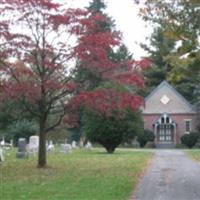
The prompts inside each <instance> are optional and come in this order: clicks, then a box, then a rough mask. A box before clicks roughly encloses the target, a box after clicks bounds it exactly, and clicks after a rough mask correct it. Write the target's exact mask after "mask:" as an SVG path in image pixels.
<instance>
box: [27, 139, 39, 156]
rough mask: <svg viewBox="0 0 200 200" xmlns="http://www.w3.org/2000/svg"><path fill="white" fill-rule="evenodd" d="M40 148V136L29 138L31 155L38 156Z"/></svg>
mask: <svg viewBox="0 0 200 200" xmlns="http://www.w3.org/2000/svg"><path fill="white" fill-rule="evenodd" d="M38 148H39V136H37V135H34V136H31V137H30V138H29V145H28V149H29V153H32V154H33V155H36V153H37V152H38Z"/></svg>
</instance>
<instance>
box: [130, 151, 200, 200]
mask: <svg viewBox="0 0 200 200" xmlns="http://www.w3.org/2000/svg"><path fill="white" fill-rule="evenodd" d="M132 200H200V164H199V163H197V162H196V161H194V160H192V159H191V158H189V157H188V156H187V155H186V153H185V152H184V151H182V150H156V152H155V157H154V159H153V161H152V163H151V166H150V167H149V169H148V170H147V172H146V174H145V175H144V177H143V178H142V180H141V181H140V183H139V185H138V187H137V190H136V192H135V193H134V195H133V198H132Z"/></svg>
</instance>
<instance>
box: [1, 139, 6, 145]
mask: <svg viewBox="0 0 200 200" xmlns="http://www.w3.org/2000/svg"><path fill="white" fill-rule="evenodd" d="M0 145H1V146H4V145H5V139H4V138H3V139H2V141H1V142H0Z"/></svg>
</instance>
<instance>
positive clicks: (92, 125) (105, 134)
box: [82, 108, 143, 153]
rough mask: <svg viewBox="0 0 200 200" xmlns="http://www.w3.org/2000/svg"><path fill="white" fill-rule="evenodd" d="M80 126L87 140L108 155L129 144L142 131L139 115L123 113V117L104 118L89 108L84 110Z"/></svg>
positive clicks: (129, 111)
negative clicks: (97, 144) (96, 144)
mask: <svg viewBox="0 0 200 200" xmlns="http://www.w3.org/2000/svg"><path fill="white" fill-rule="evenodd" d="M82 124H83V129H84V131H85V134H86V136H87V139H88V140H90V141H91V142H95V143H99V144H101V145H102V146H103V147H104V148H105V149H106V150H107V152H108V153H113V152H114V151H115V148H116V147H117V146H118V145H120V144H122V143H125V142H127V143H130V142H131V141H132V140H133V139H134V137H135V136H136V134H137V133H138V132H141V131H142V130H143V122H142V117H141V113H139V112H133V111H131V110H127V111H125V114H124V116H123V117H121V118H119V117H118V115H117V114H116V115H114V114H113V115H112V116H106V115H103V114H100V113H97V112H96V111H93V110H91V109H89V108H87V109H85V111H84V114H83V117H82Z"/></svg>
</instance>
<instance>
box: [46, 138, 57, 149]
mask: <svg viewBox="0 0 200 200" xmlns="http://www.w3.org/2000/svg"><path fill="white" fill-rule="evenodd" d="M54 149H55V147H54V144H53V141H52V140H50V142H49V144H48V145H47V151H53V150H54Z"/></svg>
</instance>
